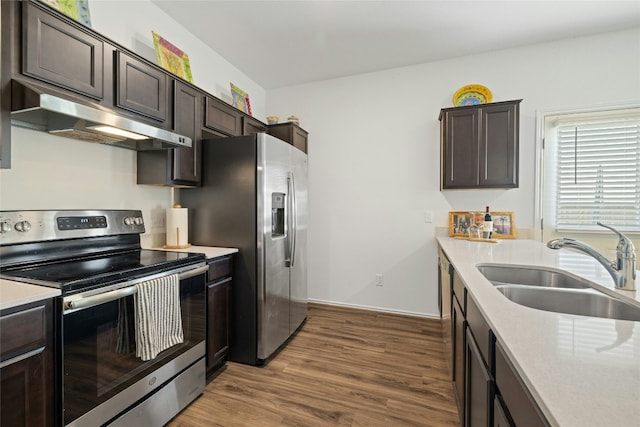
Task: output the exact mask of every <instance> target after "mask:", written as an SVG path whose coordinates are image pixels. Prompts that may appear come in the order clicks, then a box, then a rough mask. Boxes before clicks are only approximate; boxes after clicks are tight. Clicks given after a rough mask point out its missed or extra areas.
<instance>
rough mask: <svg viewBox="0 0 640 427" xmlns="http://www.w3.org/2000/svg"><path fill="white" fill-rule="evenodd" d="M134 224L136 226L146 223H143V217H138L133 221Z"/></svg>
mask: <svg viewBox="0 0 640 427" xmlns="http://www.w3.org/2000/svg"><path fill="white" fill-rule="evenodd" d="M133 222H135V224H136V225H142V224H144V221H142V217H141V216H137V217H135V218H134V219H133Z"/></svg>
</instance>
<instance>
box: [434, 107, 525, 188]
mask: <svg viewBox="0 0 640 427" xmlns="http://www.w3.org/2000/svg"><path fill="white" fill-rule="evenodd" d="M520 102H522V100H521V99H519V100H515V101H505V102H496V103H490V104H482V105H473V106H466V107H453V108H443V109H442V110H441V111H440V144H441V154H440V159H441V174H442V177H441V189H443V190H445V189H462V188H517V187H518V156H519V133H520V132H519V128H520Z"/></svg>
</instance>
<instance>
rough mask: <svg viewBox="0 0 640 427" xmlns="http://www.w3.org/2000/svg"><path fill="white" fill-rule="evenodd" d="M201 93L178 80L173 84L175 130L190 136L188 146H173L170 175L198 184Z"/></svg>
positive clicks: (174, 179) (174, 178)
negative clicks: (190, 141) (190, 142)
mask: <svg viewBox="0 0 640 427" xmlns="http://www.w3.org/2000/svg"><path fill="white" fill-rule="evenodd" d="M201 110H202V95H201V94H200V92H198V91H197V90H195V89H193V88H192V87H190V86H187V85H185V84H183V83H181V82H179V81H176V84H175V101H174V109H173V111H174V115H175V116H174V117H175V118H174V121H175V130H176V132H178V133H179V134H181V135H186V136H188V137H190V138H191V140H192V141H193V142H192V145H191V147H190V148H173V149H171V150H170V155H172V156H173V161H172V168H171V177H172V179H173V181H180V182H185V183H189V184H199V183H200V180H201V173H200V168H201V162H200V154H201V152H200V151H201V146H200V144H201V139H200V123H201V120H202V118H201V113H200V111H201Z"/></svg>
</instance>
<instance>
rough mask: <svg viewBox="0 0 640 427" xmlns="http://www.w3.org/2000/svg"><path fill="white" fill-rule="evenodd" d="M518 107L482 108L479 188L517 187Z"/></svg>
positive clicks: (507, 105)
mask: <svg viewBox="0 0 640 427" xmlns="http://www.w3.org/2000/svg"><path fill="white" fill-rule="evenodd" d="M519 108H520V107H519V104H511V103H509V104H499V105H488V106H485V107H482V124H481V126H480V128H481V132H482V135H481V138H480V179H479V184H480V186H483V187H500V188H505V187H517V186H518V147H519V144H518V133H519V131H518V128H519V125H518V122H519V120H518V117H519V114H518V111H519Z"/></svg>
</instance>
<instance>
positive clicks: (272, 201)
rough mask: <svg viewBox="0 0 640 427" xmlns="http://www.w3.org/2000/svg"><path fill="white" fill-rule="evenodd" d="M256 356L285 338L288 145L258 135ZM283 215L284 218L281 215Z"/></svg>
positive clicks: (265, 354)
mask: <svg viewBox="0 0 640 427" xmlns="http://www.w3.org/2000/svg"><path fill="white" fill-rule="evenodd" d="M257 144H258V150H257V154H258V159H257V167H258V177H257V178H258V179H257V186H258V191H257V197H258V207H257V208H258V223H257V226H258V230H257V235H258V278H259V279H258V325H257V327H258V355H257V356H258V359H263V360H264V359H267V358H268V357H269V356H270V355H271V354H272V353H273V352H274V351H275V350H276V349H277V348H278V347H280V345H281V344H283V343H284V342H285V341H286V340H287V338H288V337H289V269H288V268H287V267H286V263H287V260H288V257H289V251H288V247H289V237H290V233H291V230H289V227H288V224H290V221H289V220H288V218H287V216H288V210H287V209H286V206H288V205H289V197H290V194H289V193H288V187H289V177H290V169H289V163H290V158H289V144H287V143H285V142H284V141H281V140H279V139H276V138H273V137H271V136H270V135H265V134H258V136H257ZM283 215H284V217H283Z"/></svg>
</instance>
